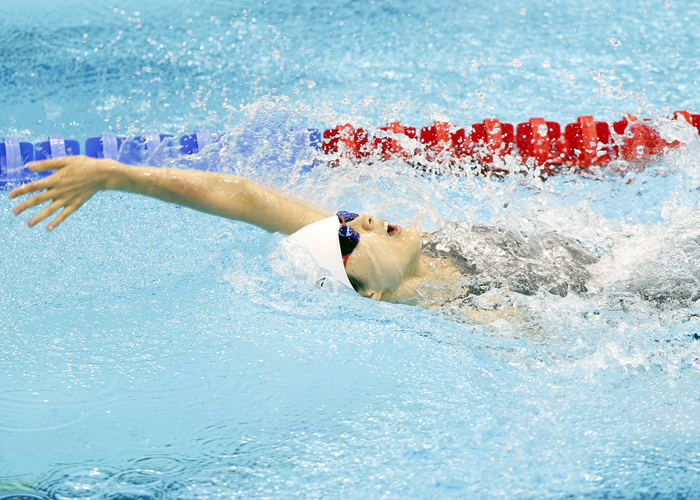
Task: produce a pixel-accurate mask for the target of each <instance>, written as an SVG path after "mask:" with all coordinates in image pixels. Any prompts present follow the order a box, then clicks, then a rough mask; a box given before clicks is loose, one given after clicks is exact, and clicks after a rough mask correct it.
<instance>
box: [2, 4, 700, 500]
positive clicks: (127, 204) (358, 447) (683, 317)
mask: <svg viewBox="0 0 700 500" xmlns="http://www.w3.org/2000/svg"><path fill="white" fill-rule="evenodd" d="M3 7H4V9H5V10H4V11H3V14H2V15H1V16H0V48H1V49H2V51H1V52H0V53H1V54H2V55H1V56H0V57H2V61H3V64H2V65H1V66H0V86H1V88H3V94H2V96H1V97H2V99H3V100H4V101H3V107H2V108H1V109H2V115H0V135H8V134H16V135H19V136H21V137H22V138H24V139H28V140H38V139H40V138H43V137H44V136H45V135H46V134H48V133H49V132H51V133H59V132H60V133H63V134H64V135H66V136H74V137H76V138H79V139H83V138H84V137H87V136H90V135H96V134H98V133H100V132H103V131H107V130H113V131H117V132H119V133H121V134H132V135H133V134H137V133H140V132H143V131H144V130H147V129H150V128H158V129H160V130H161V131H163V132H169V133H174V134H178V133H184V132H189V131H191V130H192V129H193V128H195V127H199V126H208V127H210V128H212V129H213V130H217V131H220V132H221V133H222V134H223V136H222V139H221V142H220V146H221V147H217V148H212V149H211V150H209V151H206V152H204V153H203V154H200V155H198V156H196V157H190V158H181V159H179V160H173V161H172V163H173V165H174V166H179V167H183V168H186V167H188V166H193V165H194V166H198V167H200V168H202V167H204V168H211V169H215V170H221V171H226V172H232V173H238V174H243V175H247V176H249V177H252V178H254V179H256V180H258V181H260V182H263V183H265V184H266V185H269V186H273V187H276V188H278V189H281V190H283V191H285V192H288V193H290V194H293V195H297V196H300V197H303V198H305V199H307V200H310V201H312V202H314V203H316V204H318V205H320V206H323V207H325V208H327V209H329V210H330V209H334V208H349V209H355V210H360V211H361V210H366V211H372V212H375V213H377V215H379V216H381V217H386V218H389V219H391V220H397V221H399V222H402V221H403V222H410V221H419V222H420V223H421V224H422V226H423V227H424V228H425V229H427V230H435V229H438V228H441V227H444V226H445V225H446V221H448V220H452V221H454V220H467V221H473V222H477V223H479V224H487V225H491V226H498V227H506V228H510V229H514V230H520V231H525V232H533V233H546V232H550V231H555V230H556V231H558V232H560V233H563V234H566V235H568V236H572V237H575V238H577V239H579V240H580V241H581V242H582V244H583V245H584V246H586V247H587V248H589V249H591V250H593V251H596V252H597V253H598V254H599V255H601V261H600V262H599V263H598V264H596V265H595V266H594V269H593V278H592V279H591V282H590V286H589V293H588V294H585V295H575V294H569V295H568V296H567V297H565V298H561V297H558V296H554V295H550V294H547V293H546V292H542V293H540V294H538V295H535V296H532V297H524V296H523V297H516V298H515V300H516V301H517V305H518V307H519V308H520V310H521V311H522V317H521V318H520V319H519V320H516V321H511V322H506V321H499V322H496V323H492V324H489V325H478V324H472V323H469V322H466V321H464V320H463V319H462V318H461V317H460V316H459V314H458V313H457V312H455V311H451V310H441V311H428V310H424V309H420V308H416V307H410V306H404V305H394V304H388V303H376V302H373V301H370V300H366V299H362V298H360V297H357V296H352V295H343V296H338V295H334V294H331V293H328V292H325V291H323V290H320V289H317V288H315V287H314V286H313V285H312V283H313V280H309V279H308V276H306V275H305V274H304V273H303V272H302V271H301V270H299V269H298V267H297V266H295V263H294V262H291V261H290V257H289V255H287V253H286V251H285V248H286V247H285V245H284V238H282V237H281V236H279V235H269V234H267V233H264V232H263V231H260V230H257V229H255V228H251V227H247V226H245V225H243V224H239V223H234V222H228V221H223V220H220V219H216V218H214V217H211V216H206V215H202V214H199V213H195V212H191V211H188V210H186V209H182V208H179V207H175V206H168V205H164V204H160V203H158V202H156V201H153V200H148V199H145V198H137V197H133V196H128V195H124V194H119V193H101V194H99V195H97V196H96V197H95V198H94V199H93V200H91V201H90V202H88V203H87V204H86V205H85V206H84V207H83V208H82V209H81V210H80V211H79V212H78V213H76V214H74V215H73V216H71V218H69V219H68V220H67V222H66V223H64V225H63V226H61V227H60V228H59V229H57V230H55V231H53V232H51V233H47V232H45V231H43V230H42V229H40V228H28V227H26V225H25V224H24V223H25V222H26V219H27V217H26V216H24V215H22V216H20V217H19V219H16V218H14V217H13V216H12V214H11V209H12V206H13V203H12V202H10V200H9V199H8V198H7V196H6V195H2V193H0V234H1V235H2V237H0V270H1V271H0V498H2V495H3V493H2V491H3V490H5V491H25V492H32V495H34V496H35V497H37V498H55V499H63V498H95V499H97V498H112V499H114V498H219V497H222V498H232V497H233V498H578V497H585V498H697V497H698V494H697V485H698V479H697V478H698V475H699V474H700V433H698V431H697V422H698V420H699V419H700V397H699V394H700V393H699V391H698V389H697V381H698V377H699V375H700V373H699V372H700V340H698V338H699V337H700V323H699V322H700V320H699V318H700V307H699V305H698V304H697V293H698V291H699V290H700V284H699V283H700V244H699V243H698V242H700V229H699V228H700V216H699V215H698V210H697V208H698V202H699V201H700V191H699V190H698V187H700V171H699V170H698V166H699V165H698V158H699V157H700V155H699V153H700V139H698V138H697V136H694V135H692V134H690V133H689V131H688V130H687V129H684V128H681V129H677V128H674V126H673V124H671V123H669V122H667V121H664V120H663V119H662V118H658V117H662V116H664V115H665V114H666V113H667V110H671V111H672V110H675V109H691V110H693V109H694V110H695V112H697V109H695V108H694V107H697V102H696V101H697V95H698V91H697V89H698V87H697V80H696V78H697V76H696V75H697V74H698V65H699V64H700V63H698V60H699V58H698V47H700V43H698V42H700V32H698V26H700V22H699V21H700V7H698V5H697V4H695V3H693V2H679V1H667V2H665V3H664V2H603V1H592V2H586V3H585V4H584V3H576V4H573V3H571V4H570V3H569V2H563V1H561V2H557V1H554V2H551V1H547V2H542V1H537V2H532V1H529V0H528V1H522V0H521V1H507V2H499V3H498V4H496V5H494V4H488V3H486V4H485V3H481V2H479V3H477V2H473V3H471V4H470V3H466V2H453V3H451V2H443V3H442V4H440V5H434V6H423V5H421V4H419V3H413V2H401V3H390V2H379V1H375V2H374V3H372V2H362V3H359V2H347V3H340V2H336V3H333V2H324V3H323V4H308V3H305V4H293V3H285V4H279V3H275V4H268V3H260V4H257V3H256V4H251V5H248V4H244V3H239V2H232V3H224V2H220V1H212V0H210V1H198V2H184V1H175V2H168V3H165V2H163V3H160V2H149V3H145V2H135V1H124V2H121V3H120V5H118V6H110V7H103V6H99V5H95V4H90V3H88V2H83V1H78V0H72V1H66V2H63V3H62V4H61V6H60V7H59V6H52V5H47V4H45V2H43V1H39V0H31V1H28V2H22V3H21V4H20V3H17V4H12V5H7V6H3ZM69 14H70V15H69ZM609 40H610V41H609ZM462 73H463V74H462ZM601 73H602V75H603V76H604V82H605V83H602V81H601V77H600V74H601ZM626 112H638V113H640V114H644V115H646V116H653V117H657V122H656V123H657V125H658V126H659V127H660V129H661V130H662V131H663V133H664V134H665V135H666V136H667V137H668V138H675V137H677V136H683V137H684V138H685V139H686V142H687V143H688V145H687V146H686V147H684V148H681V149H678V150H676V151H674V152H673V153H672V154H670V155H668V156H666V157H664V158H662V159H658V160H655V161H654V162H652V163H651V164H650V165H648V167H647V168H646V170H643V171H642V169H641V168H640V167H635V169H633V171H632V172H630V173H628V174H626V175H624V176H622V175H619V174H614V173H613V172H610V171H606V170H604V169H603V170H601V171H599V172H594V173H593V174H592V175H591V176H589V177H586V178H583V177H574V176H572V177H560V178H556V179H553V180H550V181H547V182H543V181H542V180H540V179H539V178H536V177H525V176H521V175H513V176H509V177H507V178H506V179H504V180H501V181H494V180H486V179H483V178H479V177H473V176H471V175H466V176H462V177H458V178H457V177H451V176H442V177H431V176H422V175H419V173H418V172H416V171H415V170H413V169H411V168H410V167H407V166H406V165H402V164H400V163H397V162H384V163H382V162H378V163H377V162H375V163H373V164H369V163H365V164H360V165H350V164H348V163H345V162H341V164H340V166H339V167H338V168H333V169H331V168H329V167H328V164H327V163H326V162H325V160H326V159H327V158H323V157H318V156H317V154H316V153H314V151H312V150H308V151H306V152H302V153H299V151H298V150H296V149H295V148H292V147H290V146H289V145H288V143H289V142H294V141H293V139H294V138H293V137H291V135H290V134H291V133H290V132H289V127H290V126H291V125H295V124H303V125H313V126H317V127H320V128H324V127H330V126H333V125H335V124H337V123H340V122H341V121H342V122H346V121H351V122H353V123H355V124H358V125H365V126H368V127H369V128H370V129H371V128H372V126H378V125H381V124H383V123H384V121H386V120H389V119H393V118H400V119H402V120H403V121H405V122H407V123H410V124H413V125H423V124H425V123H429V122H430V121H432V120H433V119H435V118H439V117H446V118H449V119H450V120H452V121H454V122H455V123H461V124H468V123H471V122H474V121H479V120H481V119H483V118H484V117H489V116H497V117H499V118H500V119H502V120H504V121H510V122H513V123H517V122H518V121H521V120H525V119H527V118H529V117H530V116H545V117H546V118H548V119H554V120H558V121H560V122H562V123H566V122H568V121H569V120H571V121H573V120H574V119H575V117H576V116H577V115H579V114H594V115H595V116H596V117H597V118H599V119H610V120H614V119H617V118H618V117H619V116H620V115H621V114H623V113H626ZM314 158H316V159H317V160H320V163H318V164H317V166H316V167H315V168H314V169H313V170H312V171H311V172H304V170H305V167H306V166H308V165H309V164H310V163H311V162H312V161H313V159H314ZM319 186H323V187H319ZM679 290H680V291H681V292H683V293H680V292H679ZM642 292H644V293H646V294H647V295H649V294H650V293H651V294H652V295H654V294H655V295H654V296H655V297H657V300H649V297H647V298H643V296H642V295H643V293H642ZM685 292H687V293H685ZM664 294H665V295H664ZM499 297H500V295H499V293H498V292H495V293H494V294H492V295H491V296H489V297H485V298H484V300H487V299H491V298H496V299H498V298H499ZM659 297H665V298H663V299H659ZM511 299H512V297H511Z"/></svg>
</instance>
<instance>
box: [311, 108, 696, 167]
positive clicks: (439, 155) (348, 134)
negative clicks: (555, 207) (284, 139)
mask: <svg viewBox="0 0 700 500" xmlns="http://www.w3.org/2000/svg"><path fill="white" fill-rule="evenodd" d="M671 118H672V119H675V120H684V121H686V122H687V123H689V124H690V125H692V126H693V127H694V128H695V129H696V130H697V133H698V134H700V115H698V114H691V113H689V112H688V111H676V112H675V113H674V115H673V117H671ZM376 135H377V136H376V137H372V138H369V136H368V134H367V132H366V131H365V130H364V129H362V128H358V129H355V128H354V127H353V126H352V125H350V124H345V125H340V126H337V127H334V128H332V129H329V130H326V131H325V132H324V133H323V151H324V152H325V153H326V154H334V155H339V156H340V157H342V158H347V159H360V158H365V157H370V156H374V157H377V158H379V159H382V160H388V159H391V158H401V159H403V160H406V161H412V160H416V161H418V162H419V163H420V160H421V159H425V160H428V161H430V162H438V163H444V162H450V163H452V164H454V163H456V162H459V161H473V162H477V163H478V164H480V165H481V171H482V172H483V173H492V174H496V175H500V174H502V173H504V172H505V170H504V169H503V168H502V166H503V161H504V160H505V158H506V157H507V156H509V155H510V156H515V157H517V158H518V159H519V160H520V161H521V162H522V163H524V164H525V165H527V166H528V167H530V168H538V169H539V171H540V172H541V174H542V175H552V174H555V173H557V172H559V171H561V170H562V169H564V168H567V169H569V170H574V171H586V170H588V169H590V168H591V167H594V166H600V165H606V164H608V163H610V162H612V161H613V160H616V159H619V160H625V161H627V162H630V163H644V162H647V161H648V160H649V159H650V158H652V157H654V156H657V155H660V154H663V153H664V152H666V151H668V150H669V149H670V148H673V147H677V146H679V145H680V143H678V142H677V141H676V142H673V143H669V142H668V141H666V140H664V139H663V138H662V137H661V135H660V134H659V132H658V131H657V130H656V129H655V128H653V126H652V123H651V120H650V119H638V118H636V117H634V116H631V115H626V116H625V117H623V118H622V119H621V120H619V121H616V122H614V123H613V124H612V127H611V126H610V125H609V124H608V123H606V122H601V121H596V120H595V119H594V118H593V117H592V116H579V117H578V118H577V120H576V121H575V122H574V123H569V124H567V125H566V126H565V127H564V128H563V133H562V127H561V125H560V124H559V123H557V122H552V121H546V120H545V119H544V118H530V120H528V121H527V122H524V123H519V124H518V125H517V126H516V127H514V126H513V125H512V124H510V123H503V122H501V121H499V120H498V119H496V118H488V119H485V120H484V121H483V122H480V123H475V124H473V125H471V126H468V127H457V126H455V125H452V124H450V123H448V122H443V121H436V122H434V123H433V124H432V125H428V126H426V127H423V128H421V129H420V130H417V129H416V128H414V127H409V126H406V125H404V124H402V123H400V122H392V123H389V124H387V125H386V126H383V127H379V129H378V133H377V134H376ZM402 136H404V137H405V140H404V139H403V138H402Z"/></svg>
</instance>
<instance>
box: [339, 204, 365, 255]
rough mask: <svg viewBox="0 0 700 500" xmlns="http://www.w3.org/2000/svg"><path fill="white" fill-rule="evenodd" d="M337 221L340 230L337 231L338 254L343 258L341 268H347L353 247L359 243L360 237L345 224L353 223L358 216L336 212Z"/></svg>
mask: <svg viewBox="0 0 700 500" xmlns="http://www.w3.org/2000/svg"><path fill="white" fill-rule="evenodd" d="M336 215H337V216H338V220H339V221H340V224H341V226H340V229H338V240H340V254H341V255H342V257H343V266H344V267H347V265H348V257H350V254H351V253H352V251H353V250H355V247H356V246H357V244H358V243H359V242H360V235H359V234H358V233H357V231H355V230H354V229H353V228H351V227H350V226H348V225H346V222H351V221H354V220H355V219H357V218H358V217H359V215H357V214H354V213H352V212H344V211H341V212H338V213H337V214H336Z"/></svg>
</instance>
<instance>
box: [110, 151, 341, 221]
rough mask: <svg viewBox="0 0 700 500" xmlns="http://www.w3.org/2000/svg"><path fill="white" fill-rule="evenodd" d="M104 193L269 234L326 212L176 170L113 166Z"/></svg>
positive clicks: (247, 184) (227, 179)
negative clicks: (172, 205)
mask: <svg viewBox="0 0 700 500" xmlns="http://www.w3.org/2000/svg"><path fill="white" fill-rule="evenodd" d="M110 167H111V175H110V176H109V177H108V181H107V182H106V186H105V187H106V188H107V189H115V190H119V191H126V192H130V193H136V194H141V195H145V196H150V197H153V198H157V199H159V200H163V201H166V202H170V203H175V204H178V205H182V206H186V207H189V208H192V209H195V210H199V211H201V212H206V213H210V214H213V215H218V216H220V217H225V218H227V219H233V220H239V221H243V222H247V223H249V224H254V225H256V226H258V227H261V228H263V229H265V230H267V231H270V232H281V233H285V234H291V233H293V232H295V231H297V230H298V229H301V228H302V227H304V226H305V225H307V224H310V223H312V222H315V221H317V220H321V219H322V218H324V217H327V216H328V214H327V213H326V212H325V211H323V210H321V209H318V208H316V207H311V206H309V205H307V204H305V203H304V202H302V201H300V200H297V199H294V198H290V197H289V196H286V195H284V194H282V193H279V192H277V191H273V190H271V189H268V188H265V187H263V186H260V185H258V184H256V183H254V182H252V181H250V180H248V179H245V178H242V177H238V176H235V175H229V174H221V173H215V172H202V171H198V170H181V169H174V168H151V167H132V166H128V165H123V164H117V165H111V166H110Z"/></svg>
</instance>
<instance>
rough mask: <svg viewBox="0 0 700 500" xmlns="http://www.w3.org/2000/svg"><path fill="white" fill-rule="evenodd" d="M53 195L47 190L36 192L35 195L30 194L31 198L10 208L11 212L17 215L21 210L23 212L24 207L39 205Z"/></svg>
mask: <svg viewBox="0 0 700 500" xmlns="http://www.w3.org/2000/svg"><path fill="white" fill-rule="evenodd" d="M53 197H54V194H53V193H51V192H49V191H46V192H44V193H40V194H37V195H35V196H32V197H31V198H29V199H28V200H25V201H23V202H22V203H20V204H19V205H17V206H16V207H15V208H14V209H13V210H12V212H13V213H14V214H15V215H19V214H21V213H22V212H24V211H25V210H26V209H28V208H31V207H35V206H37V205H41V204H42V203H44V202H45V201H46V200H49V199H51V198H53Z"/></svg>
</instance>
